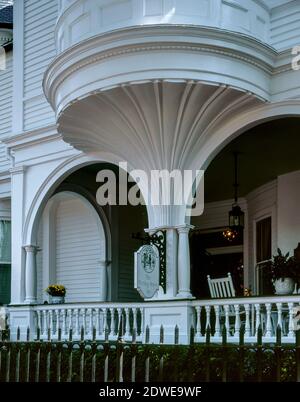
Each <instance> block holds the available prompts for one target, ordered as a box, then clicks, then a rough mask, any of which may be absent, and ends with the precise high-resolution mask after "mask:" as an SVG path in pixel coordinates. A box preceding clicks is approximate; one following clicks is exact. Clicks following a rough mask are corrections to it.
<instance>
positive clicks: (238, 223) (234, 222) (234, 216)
mask: <svg viewBox="0 0 300 402" xmlns="http://www.w3.org/2000/svg"><path fill="white" fill-rule="evenodd" d="M244 217H245V214H244V212H243V211H242V210H241V208H240V207H239V206H238V205H237V204H234V205H233V206H232V210H231V211H230V212H229V226H230V227H239V228H243V227H244Z"/></svg>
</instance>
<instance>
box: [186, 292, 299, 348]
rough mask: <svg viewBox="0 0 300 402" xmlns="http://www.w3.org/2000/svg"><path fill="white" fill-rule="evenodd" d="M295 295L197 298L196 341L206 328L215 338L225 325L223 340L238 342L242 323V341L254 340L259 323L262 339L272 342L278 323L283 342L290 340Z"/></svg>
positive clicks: (214, 338) (201, 337)
mask: <svg viewBox="0 0 300 402" xmlns="http://www.w3.org/2000/svg"><path fill="white" fill-rule="evenodd" d="M299 303H300V297H299V296H276V297H274V296H271V297H249V298H247V297H243V298H230V299H211V300H197V301H194V302H193V305H194V307H195V312H196V322H195V334H196V341H197V342H205V339H206V335H207V329H208V327H209V328H210V335H211V341H212V342H214V341H216V342H219V341H220V339H221V337H222V329H223V327H224V326H225V328H226V333H227V341H229V342H230V341H232V342H238V340H239V337H240V331H241V328H242V326H243V330H244V340H245V342H247V343H249V342H256V340H257V331H258V328H259V326H260V327H261V329H262V335H263V341H264V342H273V341H274V342H275V340H276V330H277V327H278V326H279V327H280V329H281V336H282V341H283V342H294V341H295V331H294V318H293V317H294V307H296V306H299Z"/></svg>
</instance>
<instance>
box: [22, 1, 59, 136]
mask: <svg viewBox="0 0 300 402" xmlns="http://www.w3.org/2000/svg"><path fill="white" fill-rule="evenodd" d="M57 15H58V0H51V1H49V0H24V98H25V100H24V129H25V130H31V129H34V128H36V127H40V126H47V125H49V124H52V123H54V121H55V117H54V112H53V111H52V109H51V107H50V105H49V104H48V102H47V100H46V98H45V96H44V94H43V90H42V81H43V75H44V72H45V70H46V68H47V66H48V65H49V64H50V62H51V61H52V60H53V58H54V57H55V55H56V49H55V42H54V29H55V24H56V19H57Z"/></svg>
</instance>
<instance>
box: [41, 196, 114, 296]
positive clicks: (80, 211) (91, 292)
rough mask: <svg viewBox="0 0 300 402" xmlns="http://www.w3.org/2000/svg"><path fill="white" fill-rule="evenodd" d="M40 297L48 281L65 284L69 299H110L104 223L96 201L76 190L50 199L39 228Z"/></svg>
mask: <svg viewBox="0 0 300 402" xmlns="http://www.w3.org/2000/svg"><path fill="white" fill-rule="evenodd" d="M38 245H39V247H40V248H41V252H40V253H38V259H37V268H38V269H37V272H38V277H37V286H38V291H37V294H38V299H39V300H40V301H42V300H43V299H45V296H44V297H43V289H45V287H47V286H48V284H49V283H58V284H64V286H65V287H66V289H67V293H66V302H78V301H105V300H107V286H108V283H107V275H106V267H107V261H108V260H107V257H106V250H107V246H106V236H105V230H104V226H103V224H102V222H101V219H100V217H99V215H98V214H97V212H96V210H95V208H94V207H93V205H92V204H91V203H90V202H89V201H88V200H87V199H86V198H84V197H83V196H81V195H80V194H78V193H75V192H68V191H62V192H59V193H56V194H55V195H54V196H53V197H51V198H50V200H49V201H48V203H47V205H46V208H45V210H44V213H43V216H42V219H41V222H40V225H39V231H38Z"/></svg>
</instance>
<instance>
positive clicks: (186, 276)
mask: <svg viewBox="0 0 300 402" xmlns="http://www.w3.org/2000/svg"><path fill="white" fill-rule="evenodd" d="M191 228H192V226H190V225H183V226H179V227H178V228H177V231H178V236H179V238H178V294H177V297H180V298H191V297H192V294H191V290H190V282H191V272H190V245H189V231H190V229H191Z"/></svg>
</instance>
